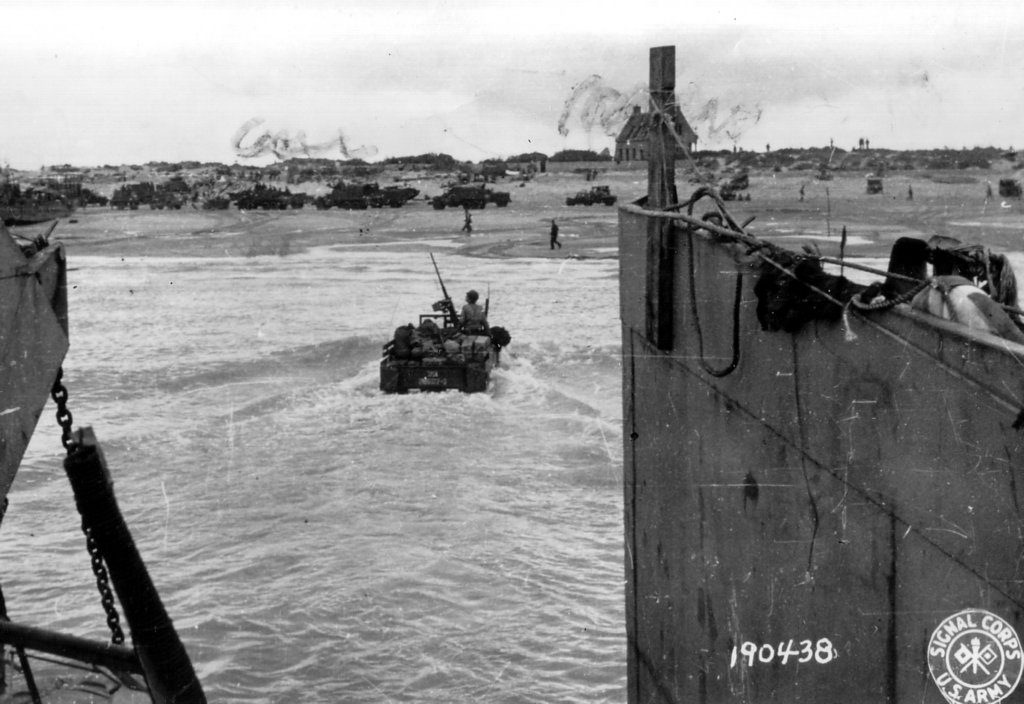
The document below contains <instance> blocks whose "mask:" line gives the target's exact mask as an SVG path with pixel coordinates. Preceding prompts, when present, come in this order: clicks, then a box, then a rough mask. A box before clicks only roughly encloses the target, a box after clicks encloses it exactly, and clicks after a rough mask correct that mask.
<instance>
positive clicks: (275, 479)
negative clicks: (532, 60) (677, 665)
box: [0, 250, 625, 704]
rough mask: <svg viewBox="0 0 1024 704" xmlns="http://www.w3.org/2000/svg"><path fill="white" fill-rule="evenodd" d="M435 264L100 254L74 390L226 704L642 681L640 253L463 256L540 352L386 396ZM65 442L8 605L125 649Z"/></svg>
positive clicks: (497, 311)
mask: <svg viewBox="0 0 1024 704" xmlns="http://www.w3.org/2000/svg"><path fill="white" fill-rule="evenodd" d="M424 259H425V256H424V255H423V254H422V253H411V254H403V253H400V252H394V251H390V252H373V251H367V250H361V251H344V252H331V251H321V252H318V253H316V254H315V255H297V256H295V257H288V258H279V259H275V260H273V261H271V260H269V259H268V260H266V261H261V262H259V263H258V266H257V267H256V268H255V269H254V268H252V267H251V266H250V264H251V262H250V261H248V260H246V259H245V258H238V259H222V260H207V261H204V262H203V263H202V266H197V265H196V263H195V262H191V261H188V260H166V261H164V260H156V259H153V260H146V261H135V262H131V263H124V264H123V263H121V262H119V261H117V260H115V259H109V258H92V259H90V258H83V259H82V260H79V261H78V262H77V264H78V266H79V267H80V269H79V270H78V271H76V272H75V273H74V275H75V280H73V281H71V282H69V283H70V284H71V285H72V286H76V288H73V289H72V293H71V296H72V302H71V303H72V310H74V311H75V315H74V316H73V318H72V325H73V329H72V339H73V341H74V343H73V350H72V353H71V354H70V355H69V358H68V360H67V363H66V369H67V378H66V383H67V385H68V387H69V392H70V402H71V407H72V410H73V412H74V413H75V418H76V422H80V423H82V424H89V425H93V426H94V427H95V428H96V432H97V435H98V436H99V438H100V440H101V442H103V444H104V448H105V451H106V454H107V457H108V460H109V462H110V466H111V471H112V472H113V473H114V479H115V482H116V485H117V490H118V499H119V501H120V502H121V504H122V508H123V510H124V512H125V514H126V517H127V518H128V521H129V524H130V525H131V527H132V531H133V533H134V534H135V536H136V540H137V542H138V543H139V545H140V549H141V551H142V554H143V556H144V558H145V559H146V561H147V563H148V564H149V565H150V569H151V572H152V573H153V576H154V579H155V581H156V583H157V585H158V587H159V589H160V592H161V596H162V597H163V599H164V601H165V603H166V604H167V606H168V610H169V611H170V613H172V614H174V615H175V625H176V626H177V627H178V629H179V630H180V632H181V633H182V636H183V639H184V641H185V644H186V647H187V648H188V650H189V653H190V655H191V656H192V658H193V660H194V662H195V663H196V667H197V670H198V671H199V674H200V677H201V678H202V680H203V685H204V688H205V690H206V692H207V695H208V696H209V697H210V699H211V701H224V702H246V703H247V704H248V703H251V702H268V703H269V702H283V701H360V702H382V703H383V702H391V701H397V700H415V701H417V702H445V703H448V702H451V701H475V700H480V699H485V698H486V699H487V700H488V701H495V702H521V701H560V702H587V703H588V704H590V703H592V702H609V703H611V702H616V703H617V702H621V701H622V700H623V698H624V686H625V671H624V664H623V663H624V662H625V656H624V652H625V639H624V635H623V626H622V624H623V623H624V617H623V614H622V609H623V603H624V595H623V593H622V560H623V556H622V535H623V530H622V505H621V504H622V499H621V495H622V493H621V446H622V433H621V403H620V400H619V394H620V385H621V380H620V379H621V376H620V369H619V362H618V352H619V347H618V345H619V330H618V320H617V316H618V302H617V295H618V292H617V288H616V283H615V282H616V277H615V272H616V263H615V262H599V261H593V262H571V263H564V262H553V263H548V262H525V261H493V260H486V261H484V260H472V259H464V258H460V257H455V256H448V257H445V258H444V261H443V262H441V265H442V269H443V270H444V271H446V272H452V273H451V274H450V278H451V281H448V282H447V283H448V285H449V287H450V288H451V290H452V291H453V292H460V291H461V290H463V289H466V288H470V287H473V288H477V289H478V290H479V289H484V290H486V288H487V285H488V284H489V285H490V287H491V291H492V309H491V310H492V316H493V317H494V318H495V321H496V322H497V324H501V325H502V326H504V327H506V328H507V329H508V330H509V331H510V332H511V333H512V337H513V340H512V344H511V345H510V346H509V347H508V348H506V349H505V350H504V351H503V353H502V361H501V365H500V367H499V368H498V369H496V370H495V371H494V373H493V375H492V382H491V388H489V389H488V391H487V392H485V393H478V394H462V393H458V392H443V393H420V394H410V395H407V396H394V395H385V394H383V393H382V392H381V391H380V390H379V367H378V365H379V360H380V354H381V346H382V345H383V344H384V342H385V341H386V340H387V339H388V338H389V337H390V335H391V333H392V332H393V330H394V327H396V325H397V324H402V323H405V322H408V321H410V320H415V316H416V315H418V313H419V312H421V311H422V310H423V308H424V306H425V305H427V306H429V303H430V302H431V301H433V300H436V299H437V298H439V296H438V291H437V284H436V281H435V279H434V277H433V272H432V271H430V270H429V269H427V268H426V267H424ZM172 281H173V285H171V283H170V282H172ZM129 289H132V290H134V291H135V293H134V294H129V293H126V292H127V291H128V290H129ZM357 302H358V303H357ZM104 317H105V318H106V321H107V323H106V324H105V325H102V326H100V325H92V324H88V323H87V322H86V321H95V320H99V319H103V318H104ZM155 319H159V320H160V324H156V323H154V320H155ZM58 433H59V430H58V429H57V428H56V425H55V424H53V427H48V426H47V425H46V424H45V423H42V422H41V423H40V430H38V431H37V433H36V436H35V437H34V439H33V443H32V446H30V448H29V457H28V458H27V461H26V463H25V465H24V466H23V471H22V473H21V474H20V475H19V477H18V481H17V482H16V484H15V487H14V491H13V492H12V495H11V500H12V508H11V510H10V511H9V513H8V516H7V519H6V520H5V523H4V530H3V532H2V533H0V560H3V561H4V563H5V564H14V561H17V564H19V565H22V566H23V568H22V569H19V570H18V577H17V578H16V579H14V580H12V581H11V582H9V583H8V582H5V584H4V587H5V592H6V593H7V595H8V607H9V608H10V609H12V610H15V612H16V613H18V614H19V619H20V620H25V621H26V622H29V623H39V624H44V625H47V626H50V627H58V628H59V627H62V626H66V627H68V628H69V629H70V630H71V631H72V632H75V633H78V634H81V635H83V636H89V637H99V638H102V637H103V632H102V630H103V622H102V617H101V616H97V612H98V606H97V604H96V601H97V599H96V596H95V594H94V592H93V588H92V585H91V581H90V578H91V574H90V573H89V572H88V559H87V556H85V555H84V549H83V548H82V546H81V535H80V532H79V530H78V526H77V522H76V520H75V519H76V513H75V509H74V505H73V501H72V500H71V498H70V496H69V490H68V489H67V486H66V482H65V481H64V480H63V478H62V475H61V472H60V468H59V451H60V450H61V448H60V444H59V437H57V435H58ZM36 554H48V555H58V556H60V557H59V559H57V560H55V561H52V562H48V563H46V564H40V561H38V560H33V559H30V556H31V555H36ZM38 584H46V585H48V586H47V587H46V588H43V589H39V588H37V587H35V586H32V585H38ZM26 595H31V596H29V597H27V598H26Z"/></svg>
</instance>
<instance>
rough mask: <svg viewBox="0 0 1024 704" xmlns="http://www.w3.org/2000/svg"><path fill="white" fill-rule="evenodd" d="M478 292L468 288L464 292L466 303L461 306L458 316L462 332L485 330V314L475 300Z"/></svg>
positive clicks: (478, 296) (477, 298)
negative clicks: (460, 312)
mask: <svg viewBox="0 0 1024 704" xmlns="http://www.w3.org/2000/svg"><path fill="white" fill-rule="evenodd" d="M479 299H480V294H479V293H477V292H476V291H473V290H470V291H468V292H467V293H466V305H464V306H462V314H461V315H460V316H459V327H460V328H462V331H463V332H467V333H470V332H484V331H486V330H487V314H486V313H485V312H484V308H483V306H481V305H480V304H479V303H477V301H478V300H479Z"/></svg>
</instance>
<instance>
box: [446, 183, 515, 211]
mask: <svg viewBox="0 0 1024 704" xmlns="http://www.w3.org/2000/svg"><path fill="white" fill-rule="evenodd" d="M511 200H512V195H511V194H510V193H504V192H501V191H494V190H491V189H490V188H486V187H484V186H470V185H460V186H452V187H451V188H449V189H448V190H447V191H445V192H444V193H442V194H441V195H439V196H434V198H433V199H432V200H431V201H430V205H431V206H432V207H433V208H434V210H444V209H445V208H474V209H478V208H485V207H487V204H488V203H494V204H495V205H496V206H498V207H499V208H504V207H505V206H507V205H508V204H509V202H510V201H511Z"/></svg>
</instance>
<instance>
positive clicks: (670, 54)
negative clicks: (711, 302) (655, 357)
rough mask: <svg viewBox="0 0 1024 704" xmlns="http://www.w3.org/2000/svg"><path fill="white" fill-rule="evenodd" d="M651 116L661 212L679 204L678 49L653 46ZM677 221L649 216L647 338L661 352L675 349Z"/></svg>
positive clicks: (652, 178)
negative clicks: (677, 184) (674, 238)
mask: <svg viewBox="0 0 1024 704" xmlns="http://www.w3.org/2000/svg"><path fill="white" fill-rule="evenodd" d="M650 69H651V70H650V89H649V90H650V94H651V114H650V116H649V120H650V124H649V126H648V130H647V207H648V208H650V209H652V210H660V209H662V208H664V207H665V206H668V205H672V204H674V203H676V202H677V199H676V184H675V180H676V165H675V138H674V135H673V134H672V130H673V129H674V127H675V126H674V124H673V123H674V121H673V120H672V118H671V116H672V115H674V114H675V110H676V107H675V88H676V48H675V47H674V46H661V47H654V48H652V49H651V62H650ZM672 228H673V225H672V222H671V221H670V220H668V219H662V218H648V220H647V326H646V327H647V329H646V334H647V340H648V341H649V342H650V343H651V344H653V345H654V346H655V347H657V348H658V349H660V350H671V349H672V332H673V331H672V299H673V294H674V291H673V278H674V276H675V267H674V252H675V247H674V240H673V234H674V233H673V229H672Z"/></svg>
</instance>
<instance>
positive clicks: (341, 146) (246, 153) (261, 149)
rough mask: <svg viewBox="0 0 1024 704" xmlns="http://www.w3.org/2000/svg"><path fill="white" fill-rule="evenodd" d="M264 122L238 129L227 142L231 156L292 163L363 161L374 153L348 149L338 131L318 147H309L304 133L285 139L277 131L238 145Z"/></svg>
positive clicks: (369, 149)
mask: <svg viewBox="0 0 1024 704" xmlns="http://www.w3.org/2000/svg"><path fill="white" fill-rule="evenodd" d="M264 122H265V120H264V119H263V118H262V117H254V118H252V119H250V120H247V121H246V122H245V124H243V125H242V126H241V127H239V128H238V131H237V132H235V136H234V137H233V138H232V140H231V146H232V148H233V149H234V150H235V154H237V155H238V156H240V157H241V158H243V159H254V158H256V157H260V156H266V155H268V154H273V155H274V156H276V157H277V158H278V159H292V158H301V157H306V158H310V157H320V156H327V155H329V154H331V153H335V154H338V155H340V156H341V158H343V159H365V158H368V157H372V156H374V155H375V154H376V153H377V148H376V147H374V146H360V147H356V148H349V146H348V145H347V144H346V143H345V136H344V135H343V134H342V132H341V130H338V136H337V137H335V138H334V139H332V140H330V141H327V142H321V143H319V144H310V143H309V142H308V141H306V133H305V132H304V131H302V130H299V131H298V132H296V133H295V136H294V137H293V136H291V135H289V133H288V132H287V131H286V130H281V131H279V132H277V133H276V134H274V133H272V132H271V131H270V130H265V131H264V132H263V134H260V135H259V136H257V137H255V138H254V139H252V141H251V142H249V143H248V144H245V145H243V144H242V142H244V141H246V139H247V138H249V136H250V135H249V133H250V132H252V131H253V130H254V129H255V128H256V127H258V126H259V125H262V124H263V123H264Z"/></svg>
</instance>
